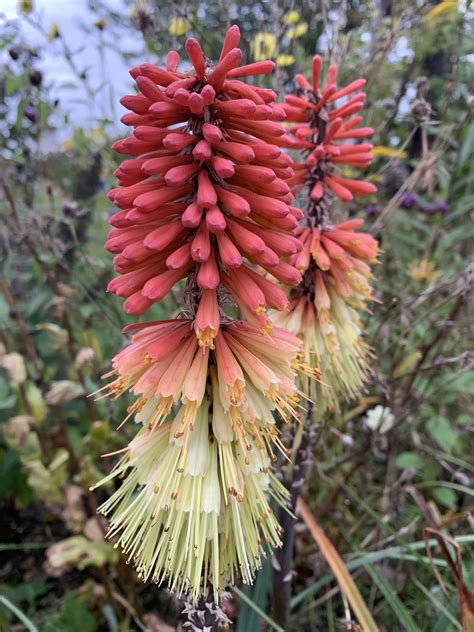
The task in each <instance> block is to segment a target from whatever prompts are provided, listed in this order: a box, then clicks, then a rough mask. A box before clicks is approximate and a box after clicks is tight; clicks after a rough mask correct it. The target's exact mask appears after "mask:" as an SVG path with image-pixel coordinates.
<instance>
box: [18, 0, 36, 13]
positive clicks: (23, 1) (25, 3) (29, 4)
mask: <svg viewBox="0 0 474 632" xmlns="http://www.w3.org/2000/svg"><path fill="white" fill-rule="evenodd" d="M33 9H34V6H33V0H20V2H19V3H18V13H23V15H29V14H30V13H33Z"/></svg>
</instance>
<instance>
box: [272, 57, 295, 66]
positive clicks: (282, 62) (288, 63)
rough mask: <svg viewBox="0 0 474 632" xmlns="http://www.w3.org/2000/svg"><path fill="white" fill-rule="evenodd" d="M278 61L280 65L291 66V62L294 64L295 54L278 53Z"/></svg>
mask: <svg viewBox="0 0 474 632" xmlns="http://www.w3.org/2000/svg"><path fill="white" fill-rule="evenodd" d="M276 61H277V64H278V66H282V67H283V68H284V67H285V66H291V64H294V63H295V57H294V55H278V57H277V58H276Z"/></svg>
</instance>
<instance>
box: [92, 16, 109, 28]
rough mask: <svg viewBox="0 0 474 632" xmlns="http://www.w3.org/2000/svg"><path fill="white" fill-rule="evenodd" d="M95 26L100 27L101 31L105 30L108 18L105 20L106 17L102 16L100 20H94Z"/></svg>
mask: <svg viewBox="0 0 474 632" xmlns="http://www.w3.org/2000/svg"><path fill="white" fill-rule="evenodd" d="M94 26H95V27H96V28H98V29H99V31H103V30H104V29H105V27H106V26H107V20H104V18H101V19H100V20H96V21H95V22H94Z"/></svg>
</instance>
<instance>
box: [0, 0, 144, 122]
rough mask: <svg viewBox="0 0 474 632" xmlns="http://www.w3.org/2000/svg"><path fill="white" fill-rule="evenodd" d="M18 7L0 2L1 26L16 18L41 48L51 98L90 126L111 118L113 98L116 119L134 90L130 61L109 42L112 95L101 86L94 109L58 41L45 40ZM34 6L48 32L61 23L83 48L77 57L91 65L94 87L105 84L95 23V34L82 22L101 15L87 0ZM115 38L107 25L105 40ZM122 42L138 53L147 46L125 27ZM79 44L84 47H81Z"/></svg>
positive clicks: (75, 47)
mask: <svg viewBox="0 0 474 632" xmlns="http://www.w3.org/2000/svg"><path fill="white" fill-rule="evenodd" d="M107 4H108V6H109V7H110V8H111V9H116V10H120V11H121V12H124V13H125V14H126V9H125V8H124V4H123V3H122V2H121V0H108V2H107ZM17 7H18V0H0V15H1V14H3V15H4V18H3V19H1V18H0V28H1V25H2V22H3V20H4V19H5V18H6V19H8V20H13V19H18V20H19V22H20V24H21V31H22V34H23V38H24V41H25V43H27V44H31V45H33V46H39V47H40V48H41V51H42V53H41V58H40V60H38V63H37V67H38V68H39V69H40V70H42V71H43V74H44V77H45V82H46V84H47V85H49V86H51V92H50V95H51V97H52V98H59V99H60V106H59V107H60V110H61V113H63V112H67V113H70V114H71V120H72V122H73V124H74V122H75V123H77V124H80V125H86V126H88V124H89V123H92V124H93V123H94V119H96V118H98V117H100V116H102V115H108V116H111V114H112V112H111V109H110V102H111V100H113V101H114V103H115V106H116V108H117V109H116V115H115V118H116V119H118V117H119V116H121V115H122V114H123V113H124V112H125V110H124V109H123V108H122V107H121V106H120V104H119V103H118V100H119V98H120V97H121V96H122V95H124V94H127V93H129V92H130V91H131V89H132V79H131V77H130V75H129V74H128V68H129V66H130V65H131V64H130V63H126V62H125V61H124V60H123V59H122V57H121V56H120V55H118V54H117V53H116V52H115V51H114V50H113V48H112V46H111V45H106V46H105V73H106V75H107V78H110V77H111V76H113V78H114V80H113V82H108V83H109V86H111V89H112V90H113V93H112V94H110V92H109V86H108V87H107V89H104V90H101V91H100V92H99V93H98V95H97V105H96V106H95V108H94V109H92V106H91V100H90V98H88V96H87V93H86V91H85V90H84V88H83V87H82V86H79V87H78V88H77V89H74V88H72V87H71V84H72V83H76V84H77V83H78V82H77V79H76V78H75V77H74V72H73V71H72V70H71V68H70V67H69V65H68V63H67V61H66V60H65V59H64V56H63V55H62V52H61V45H60V43H59V42H52V43H47V42H46V41H45V38H44V36H43V35H41V34H40V33H38V31H37V30H36V29H35V28H34V27H32V26H30V25H29V24H28V23H27V22H26V21H25V20H24V18H23V17H22V16H19V14H18V10H17ZM34 7H35V17H36V16H39V19H40V21H41V23H42V25H43V26H44V28H45V29H46V30H47V31H48V30H49V28H50V27H51V25H52V24H57V25H58V27H59V29H60V31H61V33H62V35H63V36H64V38H65V39H66V41H67V43H68V45H69V47H70V48H71V50H72V51H73V52H76V51H80V52H79V53H78V54H77V55H76V56H75V61H76V64H77V66H78V68H79V69H80V70H83V69H87V75H88V78H89V82H90V85H91V86H92V87H93V88H94V89H97V88H98V87H99V86H100V85H101V83H103V79H102V78H103V70H102V68H101V62H100V56H99V52H98V49H97V46H98V42H99V34H98V32H97V30H96V29H95V28H93V27H92V30H93V32H92V33H91V34H90V35H89V36H88V35H87V34H86V33H85V32H84V30H83V29H82V28H81V25H85V26H88V27H91V25H92V24H93V22H95V21H96V20H97V19H98V17H100V16H99V15H97V13H93V12H91V11H90V10H89V8H88V3H87V0H34ZM114 36H115V38H117V34H116V33H112V32H110V31H108V30H107V29H106V30H105V31H103V37H104V41H105V42H106V43H109V44H110V43H111V42H112V41H113V38H114ZM119 44H120V48H121V49H122V50H126V51H127V52H130V53H133V52H136V53H140V52H141V51H142V49H143V44H142V41H141V36H140V34H139V33H138V32H137V31H134V30H133V29H129V30H126V29H121V32H120V41H119ZM81 48H83V50H80V49H81Z"/></svg>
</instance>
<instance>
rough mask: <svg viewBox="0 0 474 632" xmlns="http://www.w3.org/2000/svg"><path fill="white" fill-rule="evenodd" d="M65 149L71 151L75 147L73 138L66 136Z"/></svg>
mask: <svg viewBox="0 0 474 632" xmlns="http://www.w3.org/2000/svg"><path fill="white" fill-rule="evenodd" d="M63 149H64V151H71V150H72V149H74V143H73V142H72V138H66V139H65V140H63Z"/></svg>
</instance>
